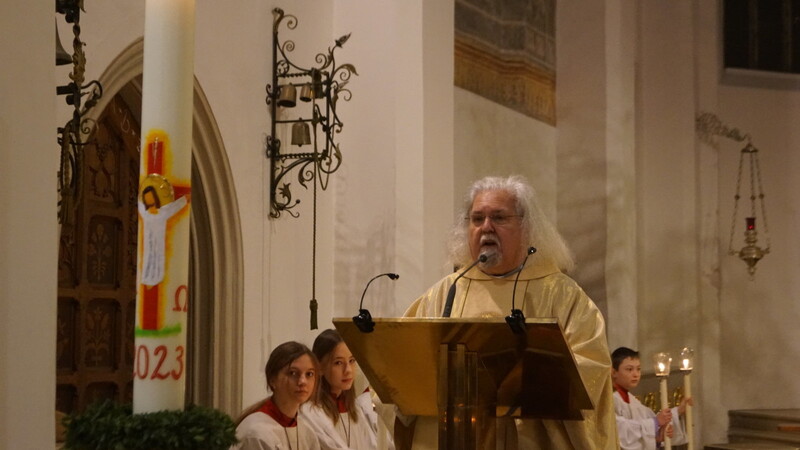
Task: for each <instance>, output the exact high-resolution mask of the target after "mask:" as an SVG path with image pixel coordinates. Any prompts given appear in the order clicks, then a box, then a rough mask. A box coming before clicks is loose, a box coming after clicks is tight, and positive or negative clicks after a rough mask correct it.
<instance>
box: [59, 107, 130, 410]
mask: <svg viewBox="0 0 800 450" xmlns="http://www.w3.org/2000/svg"><path fill="white" fill-rule="evenodd" d="M90 142H91V144H89V145H87V146H86V147H85V148H84V152H83V160H82V162H81V164H80V167H81V171H80V178H81V180H82V181H81V182H80V183H81V184H80V188H79V192H80V195H81V198H80V200H79V202H78V205H79V206H78V210H77V212H76V214H75V220H74V222H75V223H73V224H64V225H62V227H61V237H60V239H61V240H60V243H59V245H60V249H59V260H58V286H59V287H58V322H57V324H58V328H57V345H56V409H57V410H59V411H62V412H66V413H70V412H72V411H81V410H83V409H84V408H85V407H86V406H87V405H88V404H91V403H92V402H94V401H95V400H97V399H101V398H109V399H113V400H116V401H121V402H129V401H130V400H131V398H132V390H133V376H132V375H133V368H132V365H133V336H134V334H133V327H134V318H135V315H134V314H135V310H136V289H135V282H136V243H137V242H136V241H137V227H138V218H137V208H136V195H137V188H138V179H139V153H138V147H139V142H140V140H139V124H138V119H137V118H135V117H134V116H133V114H132V113H131V111H130V110H129V109H128V107H127V105H126V104H125V102H124V101H123V100H122V98H121V97H120V96H119V95H117V96H116V97H114V98H113V99H112V100H111V102H110V103H109V104H108V106H107V107H106V109H105V111H103V113H102V114H101V116H100V118H99V119H98V126H97V128H96V131H95V135H94V137H93V139H90Z"/></svg>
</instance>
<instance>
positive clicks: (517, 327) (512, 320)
mask: <svg viewBox="0 0 800 450" xmlns="http://www.w3.org/2000/svg"><path fill="white" fill-rule="evenodd" d="M534 253H536V247H528V253H527V254H526V255H525V259H523V260H522V264H520V265H519V269H517V277H516V278H514V290H513V291H512V293H511V315H509V316H506V323H507V324H508V326H509V327H511V331H513V332H514V334H523V333H525V315H524V314H522V310H520V309H517V308H516V307H515V303H514V300H515V299H516V297H517V282H518V281H519V274H520V273H521V272H522V268H523V267H525V263H526V262H528V257H529V256H531V255H532V254H534Z"/></svg>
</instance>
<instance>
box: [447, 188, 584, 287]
mask: <svg viewBox="0 0 800 450" xmlns="http://www.w3.org/2000/svg"><path fill="white" fill-rule="evenodd" d="M484 191H506V192H508V193H510V194H511V195H512V196H513V197H514V198H515V199H516V203H517V204H516V213H517V214H519V215H520V216H521V225H522V230H523V234H527V236H528V242H522V243H521V245H522V246H523V247H524V248H527V247H529V246H531V245H533V246H534V247H536V255H535V257H536V258H538V259H544V260H549V261H551V262H552V263H554V264H555V265H556V266H557V267H558V268H559V269H560V270H561V271H563V272H568V271H570V270H572V268H573V267H574V266H575V261H574V260H573V258H572V253H571V252H570V251H569V248H568V247H567V244H566V243H565V242H564V239H563V238H562V237H561V234H559V232H558V231H557V230H556V228H555V226H553V224H552V222H550V220H548V219H547V217H546V216H545V215H544V212H542V210H541V208H540V207H539V204H538V201H537V199H536V193H535V192H534V190H533V188H532V187H531V185H530V184H528V182H527V180H525V178H524V177H522V176H520V175H512V176H509V177H507V178H506V177H485V178H481V179H480V180H478V181H476V182H474V183H472V186H471V187H470V188H469V191H468V192H467V195H466V197H465V198H464V202H463V204H462V206H461V209H460V211H458V212H457V215H456V222H455V224H454V226H453V230H452V232H451V236H450V257H451V258H452V262H453V264H456V265H459V266H467V265H469V264H470V263H472V256H471V255H470V252H469V237H468V235H467V231H468V229H469V221H468V220H467V217H468V216H469V213H470V210H471V209H472V203H473V201H474V200H475V197H476V196H477V195H478V194H479V193H481V192H484Z"/></svg>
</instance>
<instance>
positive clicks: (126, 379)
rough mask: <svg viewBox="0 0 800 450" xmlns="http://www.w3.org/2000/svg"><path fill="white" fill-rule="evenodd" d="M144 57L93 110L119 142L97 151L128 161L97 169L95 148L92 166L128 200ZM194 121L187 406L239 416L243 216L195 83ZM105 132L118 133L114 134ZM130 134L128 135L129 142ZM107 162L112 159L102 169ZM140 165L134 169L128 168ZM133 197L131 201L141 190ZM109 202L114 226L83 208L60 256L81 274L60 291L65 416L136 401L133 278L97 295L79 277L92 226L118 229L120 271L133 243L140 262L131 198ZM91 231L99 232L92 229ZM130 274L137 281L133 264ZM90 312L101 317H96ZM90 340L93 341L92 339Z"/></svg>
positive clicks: (116, 64)
mask: <svg viewBox="0 0 800 450" xmlns="http://www.w3.org/2000/svg"><path fill="white" fill-rule="evenodd" d="M142 60H143V41H142V39H139V40H137V41H136V42H134V43H133V44H131V45H130V46H129V47H128V48H126V49H125V50H124V51H123V52H122V53H121V54H120V55H119V56H118V57H117V58H116V59H115V60H114V61H113V62H112V63H111V64H110V66H109V67H108V69H107V70H106V72H105V73H104V74H103V75H102V76H101V77H100V79H99V81H100V82H101V83H102V84H103V86H104V90H105V95H104V97H103V99H102V100H101V101H100V102H99V103H98V104H97V105H96V106H95V108H94V109H93V110H92V111H91V113H90V115H91V116H93V117H92V118H94V119H96V120H97V121H98V123H99V124H100V127H99V128H98V131H97V135H98V138H100V137H103V136H105V137H106V138H108V139H110V141H113V143H114V145H109V144H108V143H103V144H99V147H98V148H100V147H102V148H109V149H110V148H112V147H113V148H116V149H117V150H118V151H120V155H127V156H126V157H124V158H122V157H119V158H118V157H116V156H108V155H107V154H106V153H104V154H103V156H104V158H103V162H99V161H98V157H97V156H98V155H97V151H95V152H94V153H95V154H93V155H92V159H91V160H90V161H89V162H90V163H92V164H95V165H96V166H97V165H98V164H99V166H98V167H100V168H101V169H102V168H103V167H106V168H107V169H109V170H110V172H108V173H103V174H102V175H103V176H104V177H107V178H109V179H114V180H116V181H117V182H118V183H120V184H121V185H124V187H122V186H121V187H120V188H119V189H123V190H125V193H124V195H129V192H128V190H130V186H131V184H130V181H127V180H129V179H130V178H132V179H134V180H138V154H131V151H130V147H131V145H134V146H135V148H137V149H138V145H139V137H138V128H139V126H138V123H139V118H140V117H141V92H142V82H141V74H142ZM193 117H194V120H193V122H194V123H193V140H192V141H193V142H192V196H193V198H192V221H191V263H190V285H191V289H190V291H191V302H192V305H191V306H190V313H189V314H190V316H189V334H188V341H189V342H188V345H189V349H190V350H189V354H188V359H187V364H188V369H187V397H186V398H187V402H190V403H195V404H200V405H206V406H213V407H215V408H219V409H221V410H223V411H225V412H228V413H229V414H237V413H238V412H239V410H240V409H241V405H240V402H241V400H240V393H241V388H240V380H241V366H242V348H241V342H242V336H241V320H242V302H241V300H242V292H243V279H242V270H241V267H242V242H241V232H240V225H239V213H238V205H237V202H236V196H235V192H234V186H233V176H232V174H231V171H230V167H229V165H228V161H227V157H226V153H225V149H224V145H223V143H222V139H221V136H220V133H219V130H218V129H217V126H216V121H215V119H214V116H213V114H212V112H211V108H210V106H209V104H208V101H207V99H206V98H205V95H204V94H203V92H202V89H201V88H200V86H199V84H198V83H197V81H195V88H194V114H193ZM109 130H112V132H110V134H109ZM126 133H127V134H130V135H131V136H129V137H127V138H125V137H124V136H125V135H126ZM134 135H135V136H134ZM99 142H100V141H98V143H99ZM125 149H127V150H125ZM89 153H91V152H89ZM87 154H88V153H87ZM106 157H108V158H111V159H110V160H108V161H109V162H105V161H106V159H105V158H106ZM134 159H135V164H133V165H132V161H133V160H134ZM111 160H113V164H112V163H111V162H110V161H111ZM123 160H124V162H123ZM104 164H105V166H104ZM123 166H125V167H123ZM112 172H113V173H112ZM87 173H90V172H87ZM87 188H89V189H96V186H91V185H89V186H88V187H87ZM121 195H122V196H124V195H123V194H120V195H118V196H117V197H119V198H122V197H121ZM115 198H116V197H115ZM133 199H134V200H133V201H134V203H135V187H134V194H133ZM106 203H107V208H108V211H115V214H117V215H115V216H114V217H113V219H110V222H109V224H105V222H103V225H105V226H104V227H98V224H96V222H97V220H96V219H91V218H92V217H94V216H95V214H94V213H93V212H92V211H94V210H93V208H95V206H97V205H87V206H82V208H83V209H82V211H83V216H84V219H83V220H82V222H81V225H79V227H80V228H81V230H80V231H78V230H76V233H78V234H81V236H82V237H77V234H76V235H75V236H76V237H72V238H70V237H69V236H67V239H66V240H65V242H63V243H62V248H63V249H64V252H62V255H66V256H68V257H69V258H66V257H60V260H61V259H64V261H75V262H74V263H72V264H73V265H74V266H75V267H76V268H79V269H78V270H77V272H76V274H73V275H72V278H73V279H74V280H75V282H74V283H72V284H70V283H64V286H65V287H64V293H65V294H68V295H62V289H60V293H59V306H60V307H59V318H58V327H59V331H58V333H59V337H58V340H59V343H58V347H59V348H64V349H67V350H69V351H70V352H66V353H65V352H63V351H59V353H58V356H57V370H58V375H57V399H56V403H57V408H60V409H66V411H64V412H70V411H71V410H75V409H81V408H82V407H83V406H85V405H86V404H88V403H89V402H91V401H92V400H93V399H94V398H98V397H101V398H102V397H110V398H114V399H116V400H120V401H125V400H128V399H130V392H131V390H130V389H132V382H131V381H130V380H131V376H130V375H131V372H132V371H131V370H130V365H131V363H132V358H133V355H132V345H133V328H132V327H133V322H132V320H133V319H132V317H133V311H135V309H134V308H135V291H133V290H132V287H131V291H130V292H128V291H127V290H126V289H127V284H126V283H127V282H128V281H129V280H130V278H129V272H124V273H123V272H119V271H117V272H115V273H120V274H122V275H119V276H117V277H116V278H113V277H112V278H110V279H108V280H104V282H105V284H104V285H102V286H94V287H98V288H99V289H100V290H94V287H93V286H91V283H90V282H89V281H91V280H89V281H87V280H86V279H85V278H86V277H85V276H83V275H82V274H85V273H86V267H88V266H87V263H86V261H87V260H88V257H87V255H88V253H89V252H90V251H94V252H96V251H97V250H96V249H91V248H90V247H89V246H88V245H86V243H88V242H89V239H90V238H89V237H87V236H90V230H92V229H93V230H94V232H95V234H96V233H97V229H98V228H102V229H103V230H106V231H108V230H112V231H119V233H118V235H114V236H113V239H114V242H115V244H113V245H110V246H109V248H115V249H117V250H118V251H117V252H113V251H112V252H111V253H110V254H104V255H105V256H104V257H106V258H111V257H113V258H116V261H119V262H120V263H121V264H123V265H124V264H126V263H125V261H126V259H125V258H126V257H127V258H128V259H127V261H128V263H127V264H128V266H127V269H126V270H129V269H130V255H127V254H128V253H129V252H130V250H129V249H130V248H131V247H130V245H131V239H132V243H133V244H132V245H133V255H134V256H133V258H135V254H136V252H135V249H136V247H135V245H136V231H135V230H136V228H135V222H134V226H133V228H132V230H133V231H132V233H131V232H130V229H131V227H130V226H128V225H127V222H126V221H129V220H130V218H131V214H133V217H134V218H135V206H134V207H133V212H131V211H130V210H129V209H130V205H129V203H130V201H129V200H128V199H127V197H126V198H122V200H112V199H108V200H107V201H106ZM92 220H94V222H92ZM108 220H109V219H107V220H106V221H107V222H108ZM86 224H95V226H94V228H91V227H90V228H86V226H85V225H86ZM115 227H116V228H115ZM65 231H67V232H69V230H65ZM131 236H132V237H131ZM108 238H109V239H111V237H108ZM106 253H108V251H106ZM126 255H127V256H126ZM60 264H62V262H61V261H60ZM115 267H116V266H115ZM120 270H122V269H120ZM67 275H68V274H67ZM132 276H133V277H134V279H135V259H134V260H133V275H132ZM81 277H83V278H81ZM60 278H61V276H60ZM65 279H66V276H65ZM112 286H115V287H114V295H113V296H112V297H113V298H109V295H110V294H109V292H111V291H110V290H109V289H111V287H112ZM102 289H106V290H105V291H103V290H102ZM117 291H118V292H117ZM98 308H99V309H98ZM92 311H94V315H95V316H96V317H94V316H92V315H91V313H92ZM95 322H96V323H97V324H101V325H104V328H103V329H102V333H99V334H98V337H93V335H92V333H95V334H97V332H96V328H97V325H96V324H94V323H95ZM105 325H107V326H105ZM89 326H92V327H94V328H89ZM128 327H130V330H128V329H127V328H128ZM91 339H94V340H95V341H97V342H96V343H95V342H91ZM87 343H91V345H94V346H95V347H97V346H98V345H99V346H100V347H99V348H102V349H104V351H105V349H108V350H109V351H108V354H106V353H103V355H104V356H105V357H107V360H104V362H103V365H102V366H97V364H96V363H95V365H94V366H93V365H91V364H87V363H86V362H87V361H89V363H91V361H92V358H95V359H97V356H94V357H92V356H91V355H89V354H88V353H87V352H88V351H89V350H90V345H88V344H87ZM95 353H97V352H96V351H95ZM98 367H99V368H98Z"/></svg>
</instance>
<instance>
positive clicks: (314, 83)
mask: <svg viewBox="0 0 800 450" xmlns="http://www.w3.org/2000/svg"><path fill="white" fill-rule="evenodd" d="M324 90H325V89H324V86H323V85H322V72H320V71H319V70H318V69H312V70H311V91H312V92H313V93H314V97H315V98H322V97H323V95H324V92H323V91H324Z"/></svg>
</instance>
